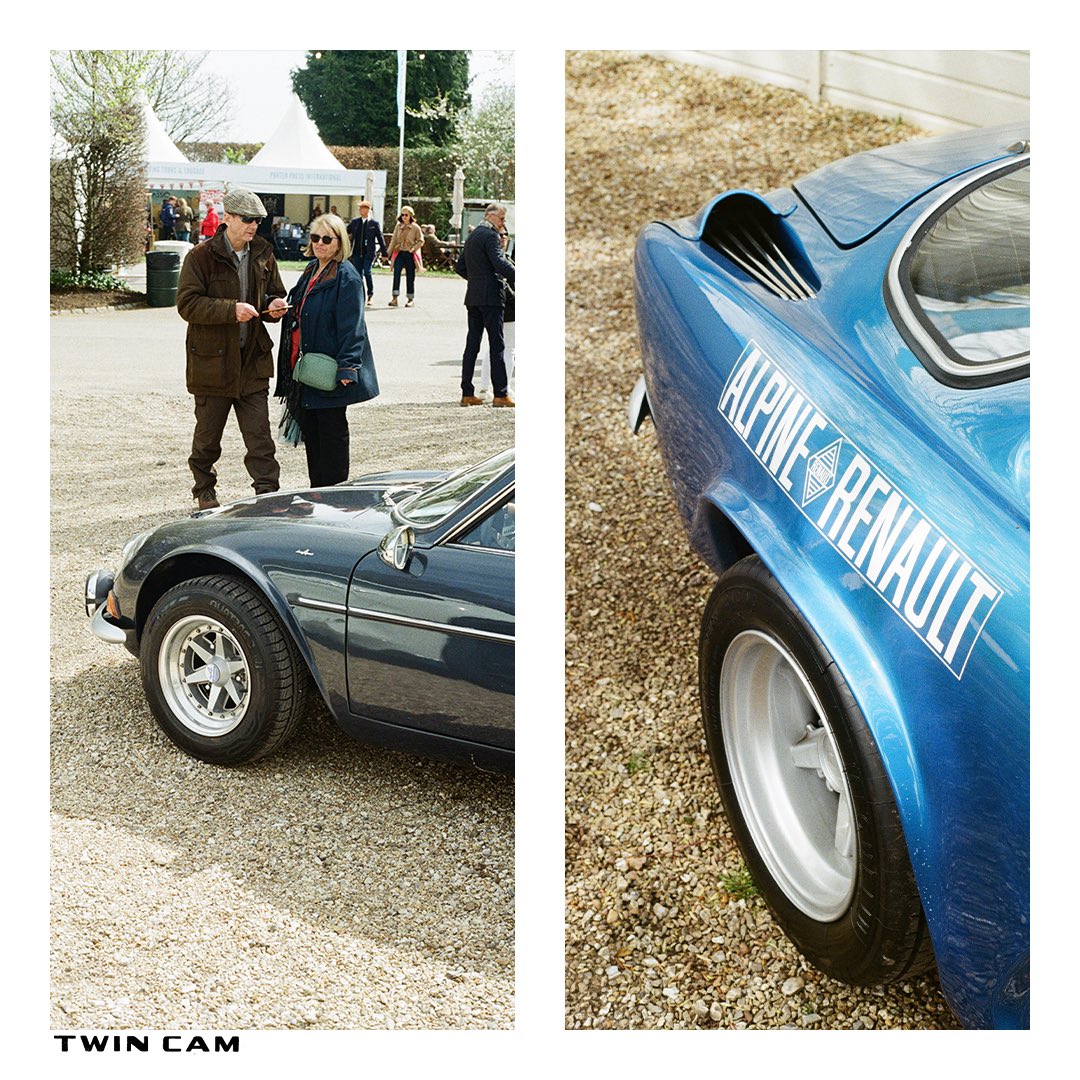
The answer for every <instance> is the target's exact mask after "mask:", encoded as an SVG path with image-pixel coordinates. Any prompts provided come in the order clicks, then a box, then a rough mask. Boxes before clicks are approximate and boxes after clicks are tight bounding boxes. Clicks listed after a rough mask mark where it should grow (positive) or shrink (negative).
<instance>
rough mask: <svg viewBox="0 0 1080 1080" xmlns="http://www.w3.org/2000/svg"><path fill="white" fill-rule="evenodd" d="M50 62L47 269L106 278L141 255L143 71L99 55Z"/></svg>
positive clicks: (109, 55)
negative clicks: (49, 240) (101, 272)
mask: <svg viewBox="0 0 1080 1080" xmlns="http://www.w3.org/2000/svg"><path fill="white" fill-rule="evenodd" d="M52 60H53V76H54V78H53V87H52V102H51V114H52V131H53V160H52V165H51V174H50V181H51V200H50V202H51V205H50V216H51V221H50V228H51V234H52V252H51V255H52V266H53V267H54V268H55V269H66V270H71V271H73V272H76V273H89V272H93V271H98V270H104V269H106V268H108V267H109V266H111V265H113V264H114V263H121V262H129V261H131V260H132V259H134V258H137V257H138V256H139V255H141V254H142V251H143V244H144V239H145V235H146V233H145V220H146V178H145V173H144V165H143V154H142V149H143V142H144V138H145V125H144V123H143V116H142V108H141V105H140V102H139V92H140V89H141V86H142V78H143V73H144V67H143V65H142V63H141V62H140V61H138V60H136V61H135V62H131V61H130V59H129V58H127V57H126V56H125V55H124V54H117V53H112V52H107V51H103V50H94V51H88V52H80V53H61V54H55V53H54V54H53V58H52Z"/></svg>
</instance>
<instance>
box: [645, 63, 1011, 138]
mask: <svg viewBox="0 0 1080 1080" xmlns="http://www.w3.org/2000/svg"><path fill="white" fill-rule="evenodd" d="M652 55H654V56H664V57H667V58H669V59H671V60H681V61H684V62H687V63H692V64H699V65H701V66H703V67H709V68H713V69H714V70H716V71H720V72H722V73H723V74H725V75H741V76H743V77H744V78H749V79H754V80H756V81H757V82H768V83H773V84H774V85H776V86H784V87H787V88H789V89H792V90H798V91H799V92H800V93H804V94H806V95H807V96H808V97H810V98H811V100H814V101H826V102H830V103H832V104H835V105H843V106H845V107H846V108H849V109H864V110H866V111H867V112H872V113H876V114H878V115H880V116H889V117H895V116H902V117H903V118H904V119H905V120H908V121H910V122H911V123H913V124H918V125H919V126H920V127H924V128H926V129H927V130H928V131H933V132H938V131H957V130H961V129H963V128H970V127H986V126H989V125H991V124H1004V123H1008V122H1010V121H1015V120H1026V119H1027V117H1028V113H1029V99H1030V95H1029V89H1028V81H1029V73H1030V55H1029V54H1028V53H1027V52H1022V51H1016V50H1008V49H1002V50H976V49H970V50H963V51H960V50H940V51H934V50H919V51H905V50H860V51H848V50H843V49H834V50H816V51H814V50H776V51H773V52H766V51H757V52H736V51H715V52H705V51H690V52H670V51H669V52H653V53H652Z"/></svg>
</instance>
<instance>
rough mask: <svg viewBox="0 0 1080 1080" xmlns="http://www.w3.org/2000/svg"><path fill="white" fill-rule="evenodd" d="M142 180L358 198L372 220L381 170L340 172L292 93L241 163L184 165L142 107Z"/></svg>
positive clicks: (377, 209)
mask: <svg viewBox="0 0 1080 1080" xmlns="http://www.w3.org/2000/svg"><path fill="white" fill-rule="evenodd" d="M145 110H146V113H147V118H146V128H147V154H146V157H147V162H146V168H147V182H148V184H149V186H150V187H151V188H152V189H154V190H158V191H161V190H168V191H178V190H185V189H189V188H190V189H196V190H203V189H206V190H210V191H224V190H226V189H227V188H229V187H233V186H239V187H247V188H251V189H252V190H253V191H263V192H279V193H281V194H283V195H354V196H356V195H364V196H365V197H366V198H367V199H368V200H369V201H370V202H371V203H372V216H373V217H374V218H375V220H376V221H381V220H382V212H383V204H384V202H385V199H386V172H385V170H371V171H365V170H362V169H346V168H345V167H344V166H343V165H342V164H341V162H339V161H338V160H337V158H335V157H334V155H333V154H331V153H330V151H329V150H327V148H326V146H325V145H324V143H323V141H322V140H321V139H320V138H319V133H318V131H317V130H316V128H315V125H314V124H313V123H312V122H311V120H310V119H309V117H308V115H307V113H306V112H305V111H304V106H303V104H302V103H301V101H300V99H299V98H298V97H297V96H296V95H295V94H294V95H293V100H292V103H291V104H290V105H289V108H288V109H287V110H286V113H285V116H284V117H283V118H282V120H281V123H280V124H279V125H278V127H277V129H276V130H275V132H274V134H273V135H272V136H271V137H270V140H269V141H268V142H267V143H266V145H265V146H264V147H263V148H262V149H261V150H260V151H259V152H258V153H257V154H256V155H255V156H254V157H253V158H252V159H251V161H250V162H249V163H248V164H247V165H229V164H226V163H224V162H202V161H188V160H187V159H186V158H185V157H184V155H183V154H182V153H180V151H179V149H177V147H176V145H175V143H173V141H172V140H171V139H170V138H169V136H168V134H167V133H166V131H165V128H164V126H163V125H162V123H161V121H160V120H158V118H157V117H156V116H155V115H154V110H153V109H152V108H150V105H149V104H148V103H147V104H146V105H145Z"/></svg>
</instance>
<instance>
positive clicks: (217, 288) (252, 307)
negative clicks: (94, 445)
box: [176, 188, 288, 510]
mask: <svg viewBox="0 0 1080 1080" xmlns="http://www.w3.org/2000/svg"><path fill="white" fill-rule="evenodd" d="M264 217H266V209H265V207H264V206H263V204H262V202H261V201H260V199H259V197H258V196H257V195H256V194H255V193H254V192H253V191H248V190H247V189H246V188H232V189H231V190H230V191H229V192H228V194H226V196H225V220H224V222H223V223H222V224H221V225H220V226H219V227H218V231H217V233H216V234H215V235H214V236H213V238H212V239H211V240H210V241H209V242H207V243H205V244H200V245H199V246H198V247H197V248H195V249H194V250H192V251H191V252H189V253H188V256H187V258H186V259H185V260H184V265H183V268H182V269H181V271H180V284H179V286H178V287H177V293H176V309H177V311H178V312H179V313H180V317H181V318H182V319H184V320H185V321H186V322H187V324H188V330H187V388H188V393H189V394H192V395H193V396H194V398H195V435H194V437H193V438H192V441H191V457H189V458H188V465H189V466H190V468H191V473H192V476H194V478H195V483H194V485H193V487H192V489H191V492H192V495H193V496H194V497H195V498H196V499H197V500H198V503H199V509H200V510H207V509H209V508H211V507H214V506H218V505H220V504H219V502H218V497H217V490H216V485H217V471H216V470H215V469H214V464H215V463H216V462H217V460H218V458H219V457H221V435H222V432H223V431H224V430H225V422H226V420H228V418H229V412H230V411H234V412H235V413H236V422H237V424H238V425H239V427H240V434H241V435H242V436H243V438H244V446H245V447H246V448H247V453H246V454H245V456H244V466H245V467H246V468H247V471H248V474H249V475H250V476H251V486H252V487H253V488H254V489H255V494H256V495H262V494H264V493H265V492H268V491H277V490H278V475H279V472H280V467H279V465H278V462H277V458H276V457H275V456H274V439H273V436H272V435H271V434H270V413H269V409H268V400H269V383H270V377H271V376H272V375H273V374H274V361H273V357H272V355H271V350H272V349H273V342H272V341H271V340H270V334H269V333H268V332H267V329H266V321H267V320H276V319H279V318H280V317H281V316H282V315H284V314H285V312H286V310H287V309H288V305H287V304H286V303H285V300H284V296H285V286H284V285H282V283H281V277H280V275H279V274H278V268H277V263H276V262H275V260H274V249H273V247H272V246H271V245H270V244H268V243H267V242H266V241H265V240H264V239H263V238H262V237H261V236H256V235H255V234H256V231H257V229H258V227H259V223H260V222H261V221H262V219H263V218H264Z"/></svg>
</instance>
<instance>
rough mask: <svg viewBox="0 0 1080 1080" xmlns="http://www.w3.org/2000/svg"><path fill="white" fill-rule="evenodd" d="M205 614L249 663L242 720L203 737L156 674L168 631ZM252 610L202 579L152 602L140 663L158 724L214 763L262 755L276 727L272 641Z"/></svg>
mask: <svg viewBox="0 0 1080 1080" xmlns="http://www.w3.org/2000/svg"><path fill="white" fill-rule="evenodd" d="M191 615H205V616H207V617H208V618H210V619H213V620H215V621H216V622H219V623H221V625H222V626H224V627H225V628H226V629H227V630H228V631H229V633H231V634H232V635H233V636H234V637H235V638H236V640H237V642H238V643H239V645H240V647H241V649H242V650H243V652H244V656H245V659H246V660H247V666H248V695H249V698H248V705H247V710H246V712H245V714H244V717H243V719H242V720H241V721H240V723H239V724H237V726H236V727H234V728H233V729H232V730H231V731H228V732H226V733H225V734H223V735H217V736H209V735H200V734H199V733H198V732H195V731H192V730H191V728H189V727H187V726H186V725H185V724H184V723H183V721H182V720H180V718H179V717H177V716H176V714H175V713H174V712H173V709H172V707H171V706H170V704H169V702H168V700H167V698H166V696H165V694H164V692H163V691H162V688H161V683H160V679H159V674H158V660H159V654H160V651H161V646H162V644H163V642H164V640H165V637H166V635H167V634H168V632H169V629H170V627H172V626H173V625H174V624H175V623H176V622H177V621H179V620H180V619H183V618H186V617H188V616H191ZM249 619H250V616H249V613H248V612H247V611H246V610H245V609H244V608H243V606H242V605H241V604H240V603H238V602H237V600H236V599H235V598H234V597H233V596H231V595H229V593H228V592H225V591H220V590H219V589H218V588H214V587H212V586H208V585H206V584H203V583H201V582H200V581H197V580H196V581H191V582H183V583H181V584H180V585H177V586H175V587H174V588H172V589H170V590H169V591H168V592H166V593H165V594H164V595H163V596H162V597H161V598H160V599H159V600H158V602H157V603H156V604H155V605H154V608H153V610H152V611H151V613H150V615H149V617H148V619H147V622H146V629H145V631H144V633H143V637H142V641H141V644H140V649H139V666H140V670H141V674H142V681H143V688H144V690H145V692H146V697H147V701H148V702H149V704H150V708H151V711H152V712H153V714H154V717H155V719H156V720H157V722H158V725H159V726H160V727H161V729H162V730H163V731H164V732H165V734H166V735H168V737H169V738H170V739H171V740H172V741H173V742H174V743H176V745H177V746H179V747H180V748H181V749H182V750H185V751H186V752H187V753H189V754H191V755H192V756H193V757H197V758H199V759H200V760H202V761H207V762H211V763H213V764H234V763H238V762H242V761H248V760H251V759H252V758H253V757H257V756H259V754H260V751H261V747H262V744H263V743H264V742H265V741H266V739H267V738H268V736H269V729H270V728H271V727H272V723H271V717H272V714H273V712H274V702H275V699H276V697H277V694H278V690H279V687H278V686H277V679H276V673H275V665H274V663H273V655H272V648H271V643H270V642H269V641H267V639H266V635H265V634H260V633H255V632H253V631H252V629H251V627H250V625H249Z"/></svg>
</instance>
